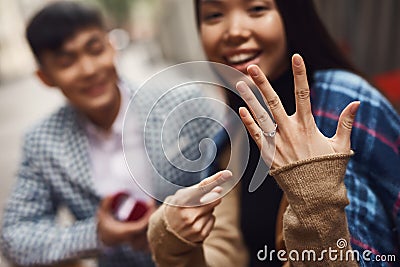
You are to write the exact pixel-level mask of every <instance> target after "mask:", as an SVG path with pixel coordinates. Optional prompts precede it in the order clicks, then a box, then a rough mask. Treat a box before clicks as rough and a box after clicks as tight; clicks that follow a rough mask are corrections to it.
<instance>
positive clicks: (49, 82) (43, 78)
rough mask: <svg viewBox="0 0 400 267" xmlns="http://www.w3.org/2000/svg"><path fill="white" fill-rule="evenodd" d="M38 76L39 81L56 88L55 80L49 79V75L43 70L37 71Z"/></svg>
mask: <svg viewBox="0 0 400 267" xmlns="http://www.w3.org/2000/svg"><path fill="white" fill-rule="evenodd" d="M36 76H38V77H39V79H40V80H41V81H42V82H43V83H44V84H45V85H47V86H49V87H54V86H55V84H54V82H53V80H52V79H51V77H49V75H47V74H46V73H45V72H44V71H43V70H42V69H40V68H39V69H37V70H36Z"/></svg>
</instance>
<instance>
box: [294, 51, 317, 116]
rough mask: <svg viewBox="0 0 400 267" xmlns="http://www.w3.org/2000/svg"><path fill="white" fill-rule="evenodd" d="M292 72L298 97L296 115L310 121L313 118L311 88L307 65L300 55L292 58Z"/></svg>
mask: <svg viewBox="0 0 400 267" xmlns="http://www.w3.org/2000/svg"><path fill="white" fill-rule="evenodd" d="M292 70H293V77H294V88H295V90H294V92H295V96H296V114H298V116H299V117H300V118H301V119H304V120H308V118H309V117H310V116H312V113H311V103H310V88H309V86H308V81H307V73H306V65H305V64H304V60H303V58H302V57H301V56H300V55H299V54H294V55H293V57H292Z"/></svg>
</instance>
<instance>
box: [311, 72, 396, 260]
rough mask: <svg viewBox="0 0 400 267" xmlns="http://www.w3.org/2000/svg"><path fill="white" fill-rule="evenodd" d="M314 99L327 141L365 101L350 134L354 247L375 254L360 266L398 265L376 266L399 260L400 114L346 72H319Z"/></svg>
mask: <svg viewBox="0 0 400 267" xmlns="http://www.w3.org/2000/svg"><path fill="white" fill-rule="evenodd" d="M399 89H400V88H399ZM311 100H312V109H313V114H314V116H315V120H316V123H317V125H318V128H319V129H320V130H321V132H322V133H323V134H324V135H326V136H333V135H334V134H335V131H336V127H337V122H338V118H339V115H340V112H341V111H342V110H343V109H344V108H345V107H346V105H348V104H349V103H350V102H352V101H355V100H360V101H361V105H360V108H359V110H358V113H357V116H356V120H355V122H354V126H353V131H352V135H351V146H352V149H353V150H354V151H355V155H354V156H353V157H352V158H351V160H350V162H349V164H348V167H347V171H346V177H345V184H346V187H347V192H348V197H349V200H350V205H349V206H347V207H346V214H347V219H348V223H349V230H350V234H351V245H352V247H353V249H356V250H358V251H359V252H360V255H362V252H363V251H365V250H369V251H371V252H372V255H371V256H370V258H371V261H370V262H367V261H364V260H362V261H361V262H360V265H361V266H400V265H399V263H396V262H377V261H374V260H375V257H376V256H377V255H389V254H394V255H396V259H397V261H399V259H400V255H399V247H400V245H399V244H400V232H399V230H400V156H399V151H400V117H399V115H398V114H397V113H396V111H395V110H394V109H393V107H392V106H391V105H390V104H389V103H388V101H387V100H386V99H385V98H384V97H383V96H382V95H381V94H380V93H378V92H377V91H376V90H375V89H374V88H373V87H372V86H371V85H370V84H368V83H367V82H366V81H364V80H363V79H361V78H360V77H359V76H356V75H354V74H351V73H349V72H346V71H340V70H327V71H318V72H316V73H315V76H314V83H313V85H312V88H311Z"/></svg>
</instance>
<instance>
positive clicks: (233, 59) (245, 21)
mask: <svg viewBox="0 0 400 267" xmlns="http://www.w3.org/2000/svg"><path fill="white" fill-rule="evenodd" d="M198 8H199V9H200V12H199V16H200V18H199V19H200V34H201V41H202V44H203V48H204V50H205V53H206V55H207V57H208V59H209V60H210V61H215V62H219V63H223V64H226V65H229V66H231V67H233V68H235V69H237V70H239V71H241V72H243V73H245V74H247V71H246V68H247V66H249V65H250V64H257V65H259V66H260V68H261V69H262V70H263V71H264V73H265V74H266V75H267V77H268V78H269V79H276V78H277V77H278V76H279V75H281V74H282V73H283V72H284V71H285V70H286V69H287V68H288V67H289V61H288V60H287V58H288V55H287V45H286V36H285V29H284V25H283V21H282V18H281V15H280V13H279V11H278V9H277V6H276V4H275V1H274V0H199V7H198Z"/></svg>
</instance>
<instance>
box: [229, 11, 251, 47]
mask: <svg viewBox="0 0 400 267" xmlns="http://www.w3.org/2000/svg"><path fill="white" fill-rule="evenodd" d="M250 36H251V29H250V27H249V24H248V22H247V19H246V18H245V17H243V16H242V15H240V14H235V15H231V16H230V17H229V19H228V20H227V22H226V31H225V34H224V39H225V41H226V42H227V43H228V44H230V45H238V44H241V43H243V42H245V41H247V39H249V38H250Z"/></svg>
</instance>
